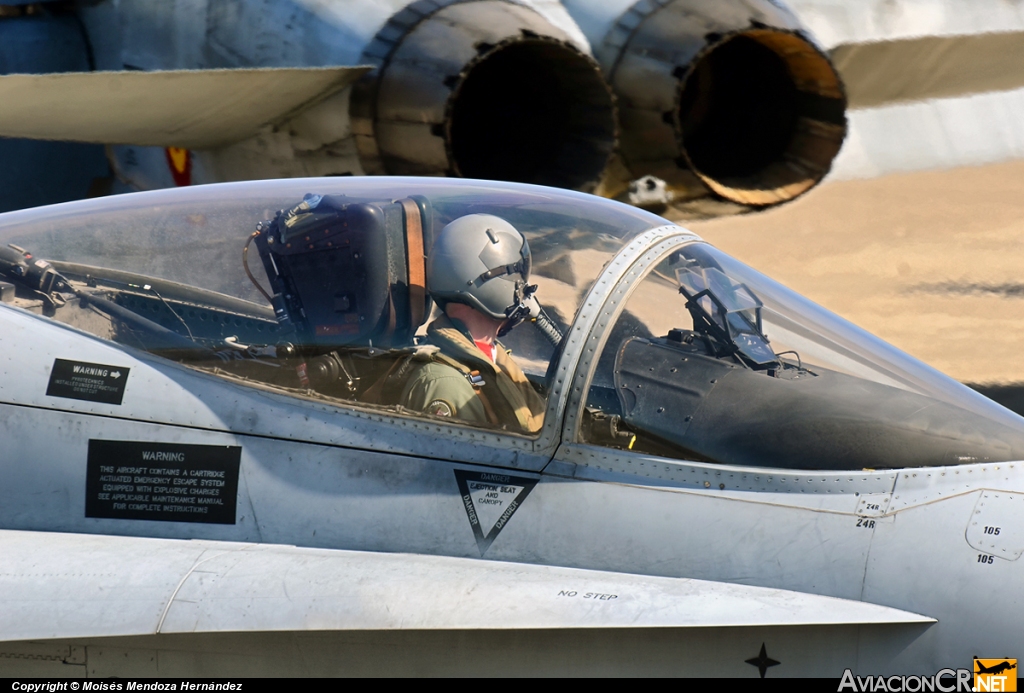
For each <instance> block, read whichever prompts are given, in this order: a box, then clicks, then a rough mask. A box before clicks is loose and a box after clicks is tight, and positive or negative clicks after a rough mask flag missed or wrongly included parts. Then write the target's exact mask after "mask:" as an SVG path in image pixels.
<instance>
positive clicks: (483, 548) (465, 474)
mask: <svg viewBox="0 0 1024 693" xmlns="http://www.w3.org/2000/svg"><path fill="white" fill-rule="evenodd" d="M455 481H456V483H457V484H458V485H459V494H460V496H461V498H462V507H463V508H465V510H466V516H467V517H468V518H469V526H470V527H471V528H472V529H473V535H474V536H475V537H476V543H477V547H479V549H480V555H481V556H483V555H484V554H485V553H486V552H487V549H488V548H489V547H490V545H491V544H492V543H493V542H494V540H495V539H496V538H497V537H498V534H499V533H500V532H501V530H502V529H503V528H504V527H505V525H506V524H507V523H508V521H509V520H510V519H512V515H514V514H515V512H516V510H518V509H519V507H520V506H521V505H522V504H523V501H524V500H526V497H527V496H528V495H530V491H532V490H533V487H534V486H536V485H537V480H536V479H529V478H526V477H521V476H509V475H507V474H501V473H497V472H471V471H467V470H463V469H456V470H455Z"/></svg>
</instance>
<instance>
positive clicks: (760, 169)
mask: <svg viewBox="0 0 1024 693" xmlns="http://www.w3.org/2000/svg"><path fill="white" fill-rule="evenodd" d="M4 7H5V9H4V11H3V16H2V18H0V34H2V37H3V41H2V42H0V43H2V45H3V48H2V49H0V50H2V53H0V72H3V73H8V74H9V75H10V73H48V74H47V75H45V76H44V75H38V76H36V77H14V76H7V77H4V78H3V79H0V93H2V94H3V99H4V109H3V112H2V113H0V133H2V134H4V135H7V136H10V137H22V138H24V137H32V138H38V139H47V140H69V141H79V142H94V143H103V144H107V145H114V146H107V147H105V148H104V147H101V146H99V144H95V145H84V144H57V143H42V142H34V143H33V142H28V141H25V140H23V139H17V140H5V141H4V142H3V143H2V145H3V147H5V148H6V151H5V152H4V157H3V158H4V160H5V161H6V162H7V166H6V167H5V170H4V171H3V173H2V175H3V176H5V178H4V179H3V181H2V183H3V184H2V185H0V191H2V192H0V208H3V209H14V208H20V207H26V206H31V205H36V204H44V203H48V202H54V201H60V200H66V199H73V198H78V197H83V196H86V195H96V194H102V193H104V192H107V191H110V190H114V191H123V190H133V189H152V188H160V187H171V186H175V185H183V184H190V183H203V182H214V181H224V180H241V179H252V178H267V177H279V176H283V177H290V176H304V175H360V174H363V173H369V174H380V173H390V174H414V175H456V176H468V177H476V178H493V179H499V180H513V181H521V182H532V183H542V184H551V185H559V186H563V187H568V188H577V189H584V190H596V191H597V192H599V193H601V194H605V195H609V196H622V195H624V194H625V192H626V188H627V183H628V182H629V181H630V180H633V179H637V178H639V177H641V176H644V175H648V174H653V175H655V176H657V177H659V178H661V179H663V180H665V181H666V182H667V183H668V190H669V192H670V193H671V195H672V196H673V199H674V200H675V203H676V204H677V205H683V206H685V205H686V204H687V201H693V200H697V201H698V202H696V203H694V204H695V205H696V206H692V205H691V207H692V209H691V213H693V214H715V213H721V212H730V211H732V212H734V211H740V210H743V209H748V208H750V207H749V205H754V206H758V207H760V206H764V205H770V204H773V203H776V202H781V201H785V200H788V199H792V198H793V197H795V196H797V195H799V194H801V193H802V192H805V191H806V190H808V189H809V188H811V187H812V186H813V185H814V184H815V183H817V182H818V181H819V180H821V178H822V177H823V176H824V175H825V174H826V172H828V170H829V168H830V166H832V164H833V160H834V159H835V157H836V156H837V153H838V152H839V151H840V146H841V145H842V142H843V139H844V135H845V134H846V132H847V130H848V129H849V131H850V133H851V135H850V142H849V143H848V145H847V146H846V149H845V151H844V154H843V156H842V157H841V158H840V159H839V160H838V162H837V166H838V168H839V175H877V174H879V173H882V172H886V171H891V170H901V169H907V168H920V167H934V166H950V165H956V164H963V163H979V162H982V161H990V160H995V159H1000V158H1006V157H1008V156H1015V155H1021V154H1022V153H1024V149H1021V145H1020V144H1019V142H1021V141H1024V139H1022V137H1021V133H1019V132H1018V127H1019V126H1018V125H1017V122H1018V119H1016V118H1013V117H1010V116H1011V115H1012V113H1013V112H1014V108H1015V105H1019V104H1017V101H1018V100H1019V99H1020V98H1021V97H1020V94H1019V92H1018V91H1014V89H1016V88H1017V87H1019V86H1020V85H1021V84H1022V83H1024V74H1022V70H1021V68H1020V65H1021V64H1024V61H1022V60H1018V59H1017V58H1018V57H1019V53H1020V50H1021V46H1022V45H1024V41H1022V40H1021V39H1020V36H1021V35H1022V34H1021V33H1014V31H1015V30H1019V29H1021V28H1022V27H1024V20H1022V18H1021V17H1020V15H1019V13H1018V12H1017V11H1016V10H1014V9H1013V8H1012V7H1010V6H1009V5H1007V4H1006V3H995V2H980V3H957V2H952V1H946V2H943V1H940V0H931V1H924V0H922V1H921V2H916V3H910V2H897V3H891V2H857V3H839V4H836V3H831V2H827V1H825V0H797V1H795V2H791V3H790V4H789V6H788V7H787V6H786V5H785V4H784V3H782V2H781V1H779V0H728V1H716V2H706V1H704V0H672V1H668V0H659V1H657V2H647V1H646V0H645V1H644V2H638V3H635V4H634V3H633V2H629V1H626V0H602V1H599V2H591V1H589V0H588V1H580V2H575V0H573V1H569V2H565V3H564V4H560V3H558V2H555V1H554V0H523V2H512V1H511V0H474V1H470V2H451V1H440V2H438V1H434V0H420V1H417V2H413V3H407V2H406V0H390V1H388V2H366V1H359V0H264V1H261V2H258V1H256V0H251V1H248V2H246V1H242V0H175V1H174V2H153V1H151V0H102V1H100V2H93V1H90V2H78V3H67V2H59V3H57V2H35V3H28V2H16V3H13V4H8V5H5V6H4ZM986 32H1000V33H986ZM356 65H366V66H368V67H370V68H372V70H371V72H369V74H366V75H364V76H363V77H362V79H360V80H358V81H357V82H356V83H355V84H354V85H351V86H349V85H350V83H351V82H353V81H355V80H356V78H357V77H359V75H360V74H361V73H360V72H359V71H356V70H353V69H351V67H350V66H356ZM283 67H288V68H295V69H297V71H296V72H290V73H286V74H284V75H278V76H276V77H275V76H274V74H275V73H274V72H273V70H272V69H271V68H283ZM324 67H330V68H334V69H335V70H336V72H337V73H338V74H337V77H338V78H337V79H330V78H326V77H325V76H324V75H323V74H322V73H318V72H317V71H316V70H312V69H310V68H324ZM253 68H266V70H260V71H253V70H252V69H253ZM346 68H347V69H346ZM220 69H229V70H231V71H232V72H230V73H229V74H228V75H218V74H212V75H211V74H210V72H211V71H214V70H220ZM168 70H172V71H177V70H187V71H190V72H187V73H183V74H161V73H160V71H168ZM90 71H92V72H94V74H86V73H87V72H90ZM54 73H60V74H59V75H58V74H54ZM317 75H319V77H317ZM342 75H344V77H342ZM317 79H320V81H317ZM300 84H301V86H300ZM979 92H985V94H983V95H982V96H981V97H978V96H970V95H972V94H976V93H979ZM911 103H912V104H913V105H907V104H911ZM848 105H849V107H851V108H853V109H854V110H853V111H851V112H849V113H847V106H848ZM999 114H1005V115H1006V117H998V116H999ZM994 116H996V117H994ZM709 194H713V195H714V197H715V199H717V200H719V201H727V202H728V204H724V205H723V204H717V206H716V204H709V198H708V195H709ZM701 201H703V202H701ZM702 204H703V206H701V205H702Z"/></svg>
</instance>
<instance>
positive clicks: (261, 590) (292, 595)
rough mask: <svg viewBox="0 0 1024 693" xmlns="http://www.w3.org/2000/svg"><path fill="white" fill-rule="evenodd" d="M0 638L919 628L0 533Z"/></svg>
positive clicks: (870, 612) (348, 555)
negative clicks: (1, 561) (0, 558)
mask: <svg viewBox="0 0 1024 693" xmlns="http://www.w3.org/2000/svg"><path fill="white" fill-rule="evenodd" d="M0 555H2V556H3V557H4V569H3V571H0V613H2V614H3V618H2V619H0V641H8V642H9V641H28V640H41V639H58V638H59V639H69V638H83V637H84V638H95V637H108V636H140V635H154V634H169V633H190V634H195V633H216V632H234V633H238V632H245V631H249V632H269V631H291V632H297V631H298V632H303V631H305V632H311V631H339V630H341V631H380V630H385V631H389V630H390V631H394V630H428V631H436V630H453V629H458V630H480V629H483V630H487V629H514V630H523V629H593V628H601V629H609V628H611V629H616V628H725V627H734V626H765V625H771V626H778V625H783V626H806V625H812V626H834V625H851V624H854V625H863V624H926V623H930V622H932V621H933V619H930V618H927V617H925V616H920V615H917V614H913V613H908V612H906V611H900V610H897V609H892V608H888V607H884V606H878V605H874V604H868V603H863V602H857V601H850V600H844V599H836V598H831V597H822V596H817V595H812V594H804V593H798V592H791V591H786V590H777V589H766V588H761V587H750V586H744V585H735V584H727V583H719V582H709V581H703V580H691V579H681V578H662V577H651V576H642V575H628V574H621V573H608V572H600V571H591V570H577V569H570V568H559V567H551V566H540V565H527V564H516V563H504V562H498V561H484V560H481V559H468V558H451V557H439V556H424V555H412V554H386V553H371V552H360V551H339V550H328V549H308V548H296V547H294V546H279V545H268V544H240V543H229V542H211V541H195V540H193V541H184V540H171V539H152V538H134V537H115V536H96V535H83V534H55V533H41V532H25V531H11V530H4V531H0Z"/></svg>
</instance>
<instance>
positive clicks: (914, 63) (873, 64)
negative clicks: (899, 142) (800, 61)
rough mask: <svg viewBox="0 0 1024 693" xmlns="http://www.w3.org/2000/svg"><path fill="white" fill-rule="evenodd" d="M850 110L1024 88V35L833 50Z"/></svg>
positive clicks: (985, 35)
mask: <svg viewBox="0 0 1024 693" xmlns="http://www.w3.org/2000/svg"><path fill="white" fill-rule="evenodd" d="M829 53H830V55H831V57H832V62H833V63H834V64H835V66H836V69H838V70H839V73H840V74H841V75H842V77H843V82H844V83H845V86H846V93H847V99H848V103H849V106H850V108H875V107H878V106H886V105H889V104H892V103H899V102H906V101H922V100H925V99H944V98H952V97H957V96H966V95H968V94H980V93H983V92H988V91H1008V90H1011V89H1018V88H1020V87H1024V32H1019V31H1008V32H1003V33H980V34H964V35H958V36H915V37H910V38H905V39H896V40H891V41H870V42H864V43H851V44H842V45H839V46H836V47H835V48H833V49H832V50H830V51H829Z"/></svg>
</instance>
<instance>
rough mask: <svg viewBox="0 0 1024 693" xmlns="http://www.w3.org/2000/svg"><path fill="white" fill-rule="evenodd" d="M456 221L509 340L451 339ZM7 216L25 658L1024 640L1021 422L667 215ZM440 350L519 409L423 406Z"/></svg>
mask: <svg viewBox="0 0 1024 693" xmlns="http://www.w3.org/2000/svg"><path fill="white" fill-rule="evenodd" d="M467 219H468V220H469V221H468V222H467V221H466V220H467ZM467 223H473V224H477V223H479V224H483V225H484V226H483V227H482V228H480V229H479V230H480V233H481V234H482V235H480V236H479V238H478V240H479V243H477V242H474V243H467V244H465V245H464V251H465V252H464V254H462V255H458V254H457V255H458V256H459V257H460V258H461V259H460V260H459V262H464V265H462V266H463V267H465V268H467V269H466V270H465V271H466V272H468V273H469V274H470V275H471V276H470V278H469V280H468V281H466V282H463V283H462V284H461V285H460V286H463V287H467V288H465V291H468V292H470V294H471V295H474V296H476V294H473V291H476V290H477V289H480V290H481V291H482V289H481V287H485V286H490V285H491V284H489V283H492V282H507V283H508V284H509V286H511V287H512V290H513V291H514V292H513V294H511V295H512V296H513V297H514V301H513V302H512V303H510V305H509V307H508V309H507V311H506V313H505V315H504V316H503V320H502V321H501V324H502V325H503V329H505V328H511V329H509V331H508V332H507V334H505V336H504V337H502V338H501V342H500V343H501V348H502V349H503V350H507V352H506V353H504V354H497V352H495V353H493V354H491V355H490V356H488V357H487V359H490V360H485V357H484V356H483V354H484V352H483V351H482V349H483V347H479V348H478V347H476V346H472V345H471V343H469V342H466V343H467V344H470V346H469V347H468V348H469V349H471V350H476V351H479V353H478V354H476V356H475V357H473V356H472V355H470V354H469V353H468V352H465V353H463V355H462V357H460V358H461V359H462V360H461V361H460V359H459V358H454V357H452V356H451V355H450V353H449V352H445V351H444V348H443V346H444V342H443V341H442V342H438V340H437V334H439V333H438V331H437V329H438V328H437V324H438V321H439V320H441V319H443V318H440V317H439V316H441V315H442V314H443V315H448V316H450V315H453V313H452V309H451V302H452V301H453V300H455V299H453V298H452V296H453V294H452V293H451V292H453V291H454V292H457V291H458V290H459V289H458V286H456V287H454V288H452V287H451V285H446V286H447V287H448V288H445V289H443V291H442V290H441V289H439V286H440V284H439V283H438V281H439V280H437V279H435V277H436V276H437V275H436V272H437V271H438V270H437V269H436V267H437V266H438V265H437V263H438V262H441V260H440V259H439V258H442V257H447V256H445V255H443V253H448V254H449V255H450V251H449V250H447V249H446V250H443V251H442V250H437V248H438V247H441V246H440V245H438V244H440V243H441V241H440V240H439V239H443V238H445V237H446V234H449V233H451V229H453V228H463V227H464V226H465V225H466V224H467ZM481 239H482V240H481ZM510 239H511V240H510ZM515 239H519V240H518V241H516V240H515ZM0 243H2V248H3V250H2V251H0V263H2V264H0V274H2V283H0V298H2V303H0V354H2V357H0V411H2V413H3V415H2V417H0V422H2V426H3V430H4V434H3V440H4V445H3V446H0V527H2V528H3V529H2V530H0V555H2V556H3V568H2V570H0V614H3V617H2V618H0V672H3V673H4V674H5V675H19V676H20V675H28V674H32V673H34V674H39V675H47V676H50V675H58V674H66V675H71V676H156V675H174V676H185V675H223V676H239V675H260V674H262V675H271V674H320V675H326V674H418V675H423V674H454V673H462V674H466V673H471V674H488V675H495V674H500V675H535V674H578V675H582V674H590V675H605V674H607V675H611V674H687V675H704V676H761V677H768V676H797V675H812V676H826V677H831V678H836V679H838V678H840V677H841V676H844V673H845V672H846V670H850V672H851V674H850V675H851V676H852V675H856V676H882V675H884V676H890V675H904V674H906V675H911V674H913V675H922V676H932V677H934V676H937V675H940V674H941V676H940V679H941V677H942V676H953V677H959V678H958V681H959V679H963V677H969V675H970V674H969V671H970V670H971V667H972V662H973V658H974V657H975V656H979V657H986V656H989V655H994V656H996V657H1005V656H1007V655H1009V656H1011V657H1012V656H1015V655H1016V654H1017V652H1018V651H1020V649H1021V646H1022V644H1024V643H1022V640H1021V636H1020V629H1019V623H1020V622H1021V617H1022V615H1024V614H1022V609H1024V606H1022V604H1021V601H1020V600H1019V598H1018V585H1019V575H1018V574H1017V573H1015V572H1014V571H1016V570H1020V568H1019V565H1020V561H1019V559H1020V556H1021V554H1022V553H1024V543H1022V541H1024V540H1022V536H1024V535H1022V531H1024V530H1022V529H1021V527H1022V520H1024V507H1022V504H1024V462H1022V461H1021V460H1022V459H1024V420H1022V419H1021V418H1019V417H1017V416H1016V415H1015V414H1013V413H1011V412H1009V411H1007V410H1005V409H1003V408H1001V407H1000V406H998V405H997V404H995V403H993V402H991V401H990V400H987V399H985V398H984V397H982V396H980V395H978V394H977V393H974V392H973V391H971V390H969V389H968V388H966V387H964V386H962V385H960V384H959V383H957V382H955V381H953V380H951V379H950V378H948V377H946V376H944V375H942V374H941V373H939V372H937V371H935V370H933V369H931V368H929V367H928V366H926V365H924V364H922V363H920V362H918V361H916V360H914V359H913V358H911V357H910V356H908V355H906V354H904V353H901V352H900V351H898V350H897V349H895V348H893V347H891V346H889V345H887V344H885V343H883V342H882V341H880V340H878V339H876V338H874V337H872V336H871V335H869V334H867V333H866V332H864V331H863V330H860V329H859V328H857V327H855V326H854V325H852V324H850V323H848V322H846V321H844V320H843V319H842V318H840V317H838V316H836V315H834V314H832V313H830V312H829V311H827V310H825V309H823V308H821V307H820V306H817V305H815V304H813V303H812V302H810V301H808V300H806V299H804V298H802V297H801V296H799V295H797V294H795V293H794V292H792V291H790V290H788V289H786V288H785V287H783V286H781V285H780V284H778V283H776V282H774V281H772V280H771V279H769V278H768V277H766V276H764V275H762V274H760V273H758V272H757V271H755V270H754V269H752V268H750V267H748V266H746V265H744V264H743V263H741V262H739V261H737V260H735V259H733V258H731V257H729V256H728V255H727V254H725V253H723V252H721V251H719V250H717V249H716V248H714V247H713V246H711V245H709V244H708V243H705V242H704V241H702V240H701V239H700V238H699V237H697V236H696V235H695V234H693V233H691V232H689V231H687V230H686V229H685V228H682V227H679V226H677V225H674V224H671V223H668V222H666V221H665V220H664V219H662V218H660V217H658V216H655V215H653V214H650V213H648V212H645V211H642V210H640V209H637V208H635V207H631V206H628V205H624V204H620V203H617V202H614V201H611V200H607V199H603V198H600V197H596V196H591V195H587V194H584V193H579V192H572V191H567V190H562V189H554V188H545V187H539V186H530V185H524V184H516V183H500V182H493V181H476V180H460V179H442V178H411V177H409V178H387V177H348V178H319V179H301V180H281V181H256V182H242V183H230V184H219V185H209V186H197V187H192V188H177V189H170V190H161V191H153V192H146V193H136V194H130V195H120V196H112V197H107V198H101V199H96V200H87V201H79V202H72V203H66V204H62V205H57V206H51V207H43V208H38V209H32V210H25V211H19V212H12V213H8V214H5V215H3V216H0ZM508 243H513V245H512V246H508V245H507V244H508ZM444 247H445V248H448V247H449V246H444ZM509 248H511V255H509V253H508V251H509ZM795 252H796V250H795ZM510 258H513V259H512V260H510ZM446 262H449V260H446ZM449 278H450V277H449ZM506 288H507V287H506ZM442 299H443V300H442ZM520 321H521V323H520V324H518V325H517V326H515V327H513V326H512V323H515V322H520ZM452 325H454V323H452ZM448 329H449V332H450V330H451V329H457V328H455V327H450V328H448ZM466 329H468V328H466ZM979 349H982V351H983V348H982V346H981V345H979ZM474 353H475V352H474ZM982 356H983V355H982V354H980V353H979V357H982ZM495 359H496V361H494V360H495ZM509 360H510V361H514V362H515V363H516V364H517V366H518V368H520V369H521V370H522V372H523V373H525V378H526V379H527V380H528V383H526V387H529V388H532V392H533V393H534V394H533V396H534V398H535V399H536V400H537V401H540V402H541V403H542V404H541V408H540V411H539V412H538V413H537V415H536V416H535V417H533V418H532V419H531V421H535V422H537V423H536V425H532V424H531V425H524V424H523V420H522V418H520V417H519V415H518V414H517V413H516V412H514V411H511V410H508V409H506V410H503V409H502V408H501V407H500V406H498V398H499V397H500V396H501V392H502V391H501V385H500V383H501V382H502V381H501V380H500V373H499V369H498V368H497V367H496V366H491V365H488V364H490V363H491V362H492V361H494V362H495V363H505V362H507V361H509ZM431 368H433V369H435V370H434V371H431V370H430V369H431ZM503 368H504V367H503ZM437 369H440V370H437ZM429 372H443V373H445V374H447V376H446V377H447V378H448V379H449V380H450V381H451V382H453V383H461V385H460V387H461V391H462V392H469V393H470V395H469V396H470V397H471V398H476V397H479V398H480V403H483V401H484V400H485V399H490V403H491V405H492V406H491V407H490V409H493V410H494V412H497V413H496V415H495V416H490V415H488V417H487V418H486V419H479V420H474V419H472V418H466V417H463V416H461V415H460V413H459V407H460V406H461V405H458V404H453V403H452V402H446V401H433V402H431V403H430V406H426V407H419V406H415V405H414V404H412V400H411V399H410V398H409V397H408V396H407V395H408V392H409V382H410V380H411V379H413V378H414V376H415V375H416V374H422V373H429ZM495 388H498V389H495ZM448 405H452V406H448ZM510 412H511V413H510ZM943 671H945V673H943ZM942 680H944V679H942ZM963 680H966V679H963ZM940 682H941V681H940ZM960 683H962V681H960ZM958 685H959V684H958Z"/></svg>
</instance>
